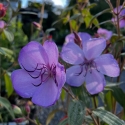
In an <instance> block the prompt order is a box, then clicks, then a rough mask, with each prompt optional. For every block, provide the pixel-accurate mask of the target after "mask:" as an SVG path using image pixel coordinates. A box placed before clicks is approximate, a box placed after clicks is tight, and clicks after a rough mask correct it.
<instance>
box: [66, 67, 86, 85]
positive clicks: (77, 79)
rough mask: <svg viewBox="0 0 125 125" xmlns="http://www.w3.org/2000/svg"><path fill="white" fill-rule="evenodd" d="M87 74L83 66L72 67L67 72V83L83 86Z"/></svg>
mask: <svg viewBox="0 0 125 125" xmlns="http://www.w3.org/2000/svg"><path fill="white" fill-rule="evenodd" d="M80 73H81V74H80ZM85 74H86V71H85V68H84V67H83V66H72V67H70V68H68V69H67V70H66V82H67V83H68V84H69V85H71V86H77V87H78V86H81V85H82V84H83V83H84V80H85Z"/></svg>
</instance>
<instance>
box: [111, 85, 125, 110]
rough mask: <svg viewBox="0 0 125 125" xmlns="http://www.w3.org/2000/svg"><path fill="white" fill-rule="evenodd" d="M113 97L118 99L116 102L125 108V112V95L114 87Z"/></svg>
mask: <svg viewBox="0 0 125 125" xmlns="http://www.w3.org/2000/svg"><path fill="white" fill-rule="evenodd" d="M111 89H112V91H111V92H112V95H113V97H114V98H115V99H116V101H117V102H118V103H119V104H120V105H121V106H122V107H123V108H124V110H125V101H123V100H125V93H124V92H123V90H122V89H121V88H119V87H112V88H111Z"/></svg>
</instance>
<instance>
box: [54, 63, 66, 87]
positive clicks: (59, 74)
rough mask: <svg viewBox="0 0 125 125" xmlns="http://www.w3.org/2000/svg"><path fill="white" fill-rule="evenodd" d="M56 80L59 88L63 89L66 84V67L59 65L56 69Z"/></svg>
mask: <svg viewBox="0 0 125 125" xmlns="http://www.w3.org/2000/svg"><path fill="white" fill-rule="evenodd" d="M56 80H57V82H58V88H59V89H60V88H62V87H63V86H64V84H65V82H66V73H65V69H64V66H63V65H61V64H60V63H58V65H57V67H56Z"/></svg>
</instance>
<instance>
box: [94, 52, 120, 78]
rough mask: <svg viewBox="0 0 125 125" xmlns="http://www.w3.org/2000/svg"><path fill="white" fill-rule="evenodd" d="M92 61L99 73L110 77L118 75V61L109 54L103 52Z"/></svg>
mask: <svg viewBox="0 0 125 125" xmlns="http://www.w3.org/2000/svg"><path fill="white" fill-rule="evenodd" d="M94 61H95V63H96V65H97V69H98V70H99V71H100V72H101V73H103V74H105V75H107V76H110V77H117V76H119V74H120V69H119V66H118V63H117V61H116V60H115V59H114V57H113V56H112V55H111V54H103V55H101V56H100V57H98V58H97V59H95V60H94Z"/></svg>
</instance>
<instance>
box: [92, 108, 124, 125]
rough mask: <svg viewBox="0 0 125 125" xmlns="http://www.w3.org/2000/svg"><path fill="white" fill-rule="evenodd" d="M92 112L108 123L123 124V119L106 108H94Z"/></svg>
mask: <svg viewBox="0 0 125 125" xmlns="http://www.w3.org/2000/svg"><path fill="white" fill-rule="evenodd" d="M92 112H93V114H94V115H96V116H98V117H99V118H100V119H101V120H102V121H104V122H105V123H107V124H108V125H125V123H124V121H122V120H121V119H119V118H118V117H117V116H116V115H114V114H112V113H111V112H108V111H106V110H102V109H96V110H94V111H92Z"/></svg>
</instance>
